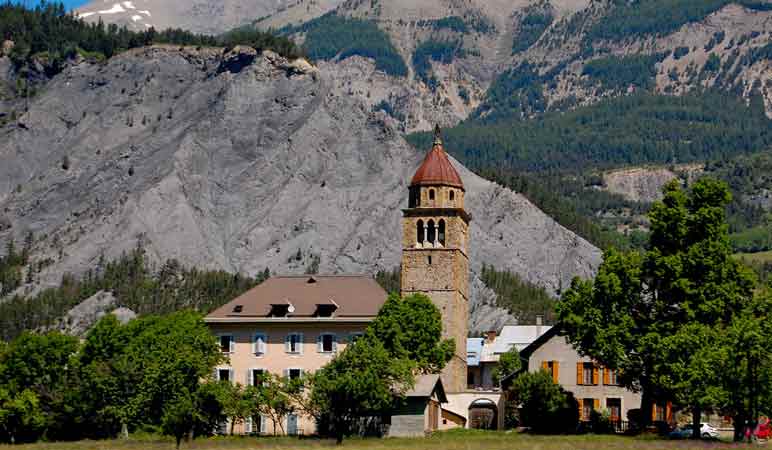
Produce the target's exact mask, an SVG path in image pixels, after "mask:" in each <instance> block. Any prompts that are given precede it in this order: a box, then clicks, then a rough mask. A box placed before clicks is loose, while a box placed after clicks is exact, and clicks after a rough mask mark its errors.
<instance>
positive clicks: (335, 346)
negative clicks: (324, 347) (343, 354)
mask: <svg viewBox="0 0 772 450" xmlns="http://www.w3.org/2000/svg"><path fill="white" fill-rule="evenodd" d="M332 352H333V353H337V352H338V336H337V335H335V334H333V335H332Z"/></svg>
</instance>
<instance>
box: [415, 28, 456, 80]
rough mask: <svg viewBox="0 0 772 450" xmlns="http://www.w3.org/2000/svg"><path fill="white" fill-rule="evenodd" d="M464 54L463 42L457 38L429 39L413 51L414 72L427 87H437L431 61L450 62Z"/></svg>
mask: <svg viewBox="0 0 772 450" xmlns="http://www.w3.org/2000/svg"><path fill="white" fill-rule="evenodd" d="M463 56H464V49H463V42H462V41H461V40H460V39H459V40H435V39H429V40H427V41H424V42H421V44H419V45H418V47H416V49H415V52H414V53H413V68H414V69H415V74H416V76H417V77H418V79H420V80H421V81H423V82H424V83H425V84H426V85H427V86H428V87H429V89H431V90H432V91H434V90H435V89H437V86H438V81H437V78H436V77H435V76H434V74H433V73H432V65H431V62H430V60H431V61H437V62H439V63H442V64H450V63H451V62H453V59H455V58H457V57H463Z"/></svg>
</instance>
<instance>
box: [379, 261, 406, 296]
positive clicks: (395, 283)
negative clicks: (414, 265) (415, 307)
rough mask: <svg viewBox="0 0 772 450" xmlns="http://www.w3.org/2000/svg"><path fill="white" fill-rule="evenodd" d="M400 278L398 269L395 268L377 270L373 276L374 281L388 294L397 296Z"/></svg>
mask: <svg viewBox="0 0 772 450" xmlns="http://www.w3.org/2000/svg"><path fill="white" fill-rule="evenodd" d="M401 277H402V274H401V272H400V268H399V266H397V267H395V268H394V269H392V270H379V271H378V272H377V273H376V274H375V281H377V282H378V284H379V285H380V286H381V287H382V288H383V290H384V291H386V292H388V293H389V294H399V291H400V289H401V284H400V280H401Z"/></svg>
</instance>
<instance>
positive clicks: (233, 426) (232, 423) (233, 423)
mask: <svg viewBox="0 0 772 450" xmlns="http://www.w3.org/2000/svg"><path fill="white" fill-rule="evenodd" d="M235 427H236V419H234V418H232V417H231V436H233V429H234V428H235Z"/></svg>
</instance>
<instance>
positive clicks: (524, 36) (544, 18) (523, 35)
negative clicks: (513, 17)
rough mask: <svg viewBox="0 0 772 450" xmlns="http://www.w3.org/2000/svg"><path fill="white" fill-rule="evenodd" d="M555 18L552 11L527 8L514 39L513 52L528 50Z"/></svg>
mask: <svg viewBox="0 0 772 450" xmlns="http://www.w3.org/2000/svg"><path fill="white" fill-rule="evenodd" d="M553 20H554V17H553V15H552V13H551V12H550V11H545V10H543V9H542V8H537V7H530V8H527V9H526V11H525V16H523V19H522V20H521V21H520V27H519V28H518V29H517V32H516V33H515V37H514V38H513V40H512V53H513V54H514V53H520V52H522V51H525V50H528V49H529V48H530V47H531V46H532V45H533V44H535V43H536V41H538V40H539V38H540V37H541V35H542V34H544V31H545V30H546V29H547V28H549V26H550V25H551V24H552V21H553Z"/></svg>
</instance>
